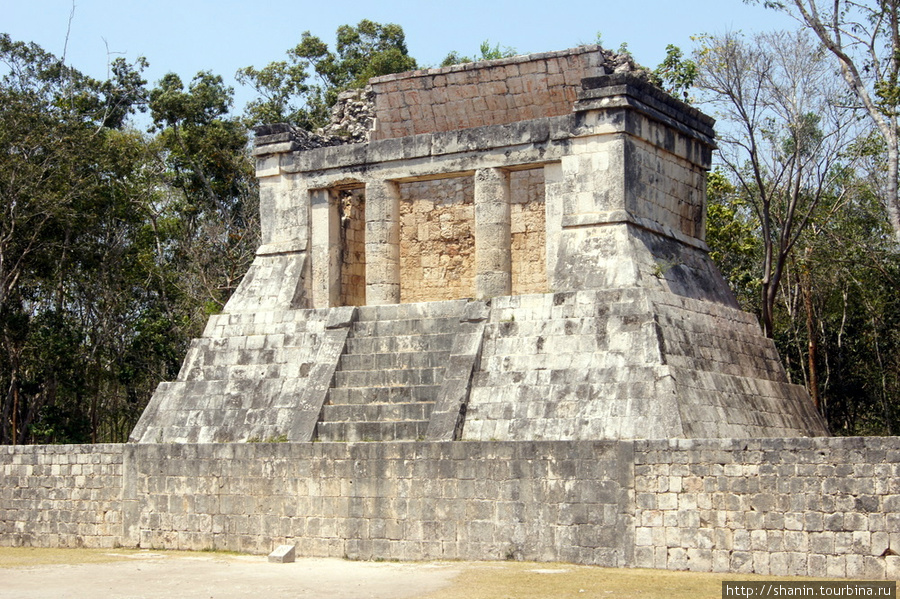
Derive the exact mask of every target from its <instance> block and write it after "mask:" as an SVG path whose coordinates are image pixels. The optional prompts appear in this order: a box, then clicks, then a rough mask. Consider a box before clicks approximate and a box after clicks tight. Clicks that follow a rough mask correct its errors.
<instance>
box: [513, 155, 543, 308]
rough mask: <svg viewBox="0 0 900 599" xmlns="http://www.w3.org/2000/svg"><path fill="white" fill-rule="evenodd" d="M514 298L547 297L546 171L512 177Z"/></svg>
mask: <svg viewBox="0 0 900 599" xmlns="http://www.w3.org/2000/svg"><path fill="white" fill-rule="evenodd" d="M509 189H510V193H509V196H510V201H509V204H510V205H509V208H510V219H509V220H510V230H511V233H512V240H511V243H510V254H511V255H510V258H511V269H510V270H511V271H512V272H511V274H512V295H524V294H526V293H546V292H547V291H548V289H547V219H546V210H545V206H544V203H545V202H544V200H545V194H544V169H530V170H525V171H513V172H511V173H510V176H509Z"/></svg>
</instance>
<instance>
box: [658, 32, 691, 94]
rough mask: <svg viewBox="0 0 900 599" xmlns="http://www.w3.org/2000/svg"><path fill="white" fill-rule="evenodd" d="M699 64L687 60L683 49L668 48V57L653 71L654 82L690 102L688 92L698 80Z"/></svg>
mask: <svg viewBox="0 0 900 599" xmlns="http://www.w3.org/2000/svg"><path fill="white" fill-rule="evenodd" d="M697 75H698V72H697V63H696V62H694V61H693V60H691V59H690V58H685V57H684V53H683V52H682V51H681V48H679V47H678V46H675V45H673V44H669V45H668V46H666V57H665V58H664V59H663V61H662V62H661V63H659V66H657V67H656V69H654V71H653V82H654V83H655V84H656V85H658V86H659V87H661V88H662V89H664V90H665V91H667V92H668V93H670V94H672V95H673V96H682V99H683V100H684V101H685V102H687V101H688V98H689V96H688V90H689V89H691V87H693V86H694V81H696V79H697Z"/></svg>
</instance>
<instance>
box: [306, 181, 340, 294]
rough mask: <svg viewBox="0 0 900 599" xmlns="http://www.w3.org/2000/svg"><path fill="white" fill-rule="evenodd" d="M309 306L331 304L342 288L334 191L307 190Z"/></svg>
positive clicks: (338, 216)
mask: <svg viewBox="0 0 900 599" xmlns="http://www.w3.org/2000/svg"><path fill="white" fill-rule="evenodd" d="M309 205H310V211H309V212H310V225H311V227H310V228H311V231H310V240H311V243H310V249H311V257H312V283H311V292H312V306H313V308H330V307H332V306H336V305H338V303H339V297H340V289H341V264H340V259H341V230H340V227H341V222H340V215H339V214H338V206H337V203H336V202H335V201H334V191H333V190H330V189H314V190H312V191H310V192H309Z"/></svg>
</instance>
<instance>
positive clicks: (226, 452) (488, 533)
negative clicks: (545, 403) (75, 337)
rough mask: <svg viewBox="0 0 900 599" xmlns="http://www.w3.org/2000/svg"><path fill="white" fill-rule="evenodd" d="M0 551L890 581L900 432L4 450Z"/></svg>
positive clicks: (899, 545) (898, 570) (899, 566)
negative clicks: (516, 562)
mask: <svg viewBox="0 0 900 599" xmlns="http://www.w3.org/2000/svg"><path fill="white" fill-rule="evenodd" d="M0 473H2V475H3V476H2V479H0V545H3V546H15V545H24V546H44V547H56V546H88V547H113V546H115V545H117V544H121V545H132V546H133V545H138V544H139V545H140V546H141V547H160V548H162V547H165V548H173V549H175V548H178V549H194V550H200V549H206V548H212V547H215V548H219V549H232V550H238V551H249V552H255V553H266V552H269V551H271V550H272V548H273V547H275V546H277V545H279V544H283V543H293V544H296V545H297V548H298V553H299V554H300V555H306V556H335V557H343V556H346V557H350V558H360V559H488V560H491V559H508V558H513V559H530V560H539V561H555V560H559V561H569V562H577V563H585V564H601V565H608V566H634V567H649V568H661V569H662V568H665V569H670V570H695V571H717V572H729V571H730V572H734V573H737V574H747V573H759V574H773V575H803V576H812V577H817V578H818V577H825V576H837V577H856V578H865V579H881V578H887V579H897V578H898V577H900V555H898V553H900V532H898V531H900V438H898V437H887V438H807V439H726V440H673V441H623V442H592V441H577V442H560V441H553V442H464V443H463V442H455V443H410V442H407V443H355V444H353V443H291V444H289V443H274V444H273V443H249V444H129V445H116V446H114V445H97V446H24V447H23V446H19V447H3V448H0Z"/></svg>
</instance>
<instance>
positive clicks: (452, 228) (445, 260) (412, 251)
mask: <svg viewBox="0 0 900 599" xmlns="http://www.w3.org/2000/svg"><path fill="white" fill-rule="evenodd" d="M473 194H474V187H473V183H472V178H471V177H457V178H454V179H437V180H434V181H417V182H414V183H406V184H402V185H400V301H401V302H403V303H409V302H430V301H438V300H451V299H460V298H464V297H473V296H474V295H475V205H474V195H473Z"/></svg>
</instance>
